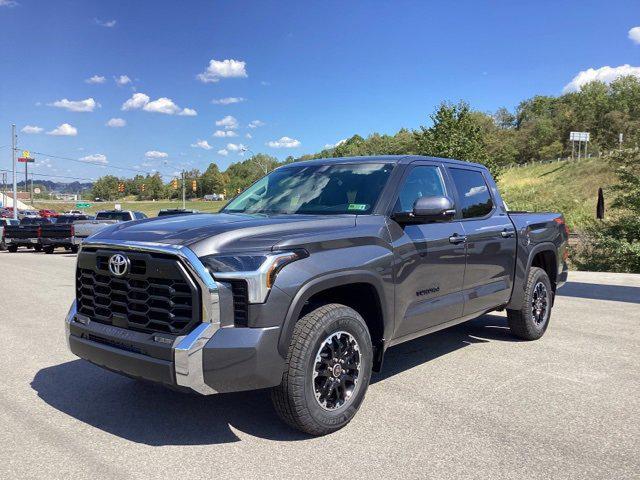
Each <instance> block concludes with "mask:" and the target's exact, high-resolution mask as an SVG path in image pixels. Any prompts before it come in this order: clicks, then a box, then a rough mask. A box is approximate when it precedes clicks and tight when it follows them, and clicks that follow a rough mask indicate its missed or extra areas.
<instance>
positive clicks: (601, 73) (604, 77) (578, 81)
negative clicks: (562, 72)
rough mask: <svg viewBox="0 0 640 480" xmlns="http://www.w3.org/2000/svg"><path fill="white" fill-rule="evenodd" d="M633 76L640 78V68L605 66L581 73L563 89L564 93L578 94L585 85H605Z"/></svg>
mask: <svg viewBox="0 0 640 480" xmlns="http://www.w3.org/2000/svg"><path fill="white" fill-rule="evenodd" d="M626 75H633V76H634V77H639V78H640V67H632V66H631V65H629V64H625V65H620V66H619V67H609V66H604V67H600V68H589V69H587V70H583V71H581V72H579V73H578V74H577V75H576V76H575V77H573V80H571V81H570V82H569V83H567V84H566V85H565V86H564V88H563V89H562V92H563V93H567V92H577V91H579V90H580V89H581V88H582V87H583V86H584V85H585V84H587V83H589V82H593V81H594V80H598V81H601V82H604V83H611V82H613V81H614V80H615V79H617V78H619V77H623V76H626Z"/></svg>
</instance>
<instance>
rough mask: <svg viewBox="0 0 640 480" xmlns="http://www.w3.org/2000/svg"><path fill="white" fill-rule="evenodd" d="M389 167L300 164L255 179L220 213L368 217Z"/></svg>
mask: <svg viewBox="0 0 640 480" xmlns="http://www.w3.org/2000/svg"><path fill="white" fill-rule="evenodd" d="M391 170H393V165H391V164H385V163H359V164H350V165H349V164H337V165H307V166H305V165H304V164H303V163H302V164H300V165H295V166H289V167H285V168H281V169H278V170H276V171H274V172H272V173H270V174H269V175H267V176H266V177H264V178H262V179H261V180H258V181H257V182H256V183H254V184H253V185H252V186H250V187H249V188H248V189H247V190H245V191H244V192H242V193H241V194H240V195H238V197H236V198H235V199H233V200H232V201H231V202H230V203H229V205H227V206H226V207H225V208H224V209H223V210H222V211H223V212H226V213H266V214H290V213H297V214H312V215H318V214H322V215H338V214H345V213H351V214H360V215H362V214H364V215H366V214H368V213H371V211H372V210H373V207H374V205H375V204H376V202H377V201H378V197H379V196H380V192H382V189H383V188H384V186H385V184H386V183H387V179H388V178H389V174H390V173H391Z"/></svg>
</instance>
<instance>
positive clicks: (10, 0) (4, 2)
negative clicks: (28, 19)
mask: <svg viewBox="0 0 640 480" xmlns="http://www.w3.org/2000/svg"><path fill="white" fill-rule="evenodd" d="M18 5H20V4H19V3H18V2H16V1H14V0H0V7H8V8H11V7H17V6H18Z"/></svg>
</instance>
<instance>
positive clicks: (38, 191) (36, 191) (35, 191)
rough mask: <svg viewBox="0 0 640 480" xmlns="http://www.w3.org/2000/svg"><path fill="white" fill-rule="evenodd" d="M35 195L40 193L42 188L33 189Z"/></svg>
mask: <svg viewBox="0 0 640 480" xmlns="http://www.w3.org/2000/svg"><path fill="white" fill-rule="evenodd" d="M33 193H35V194H36V195H37V194H39V193H40V187H36V188H34V189H33Z"/></svg>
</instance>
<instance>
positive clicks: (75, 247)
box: [71, 245, 78, 253]
mask: <svg viewBox="0 0 640 480" xmlns="http://www.w3.org/2000/svg"><path fill="white" fill-rule="evenodd" d="M71 253H78V245H72V246H71Z"/></svg>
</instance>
